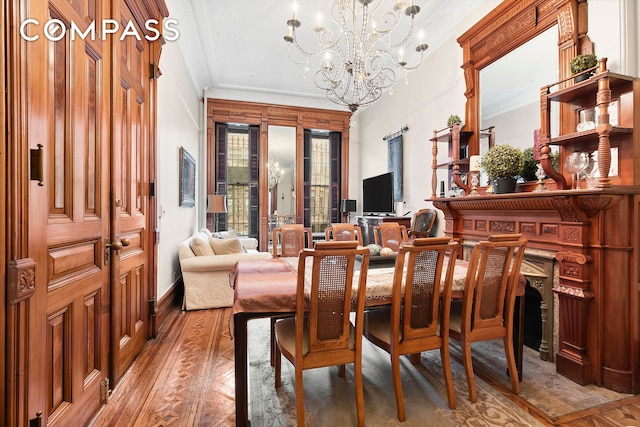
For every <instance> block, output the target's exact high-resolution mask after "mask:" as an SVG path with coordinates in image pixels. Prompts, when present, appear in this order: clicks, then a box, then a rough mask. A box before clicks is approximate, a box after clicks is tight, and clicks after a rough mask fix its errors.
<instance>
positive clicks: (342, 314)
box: [275, 241, 369, 426]
mask: <svg viewBox="0 0 640 427" xmlns="http://www.w3.org/2000/svg"><path fill="white" fill-rule="evenodd" d="M357 245H358V243H357V242H355V241H354V242H317V243H316V246H315V249H305V250H303V251H302V252H301V253H300V256H299V258H298V285H297V301H296V304H297V306H296V307H297V308H296V315H295V317H288V318H285V319H282V320H278V321H277V322H276V325H275V340H276V359H275V383H276V387H279V386H280V372H281V354H282V355H284V356H285V357H286V358H287V359H288V360H289V361H290V362H291V363H292V364H293V365H294V367H295V381H296V407H297V418H298V425H299V426H303V425H304V397H303V380H302V371H303V370H305V369H311V368H319V367H325V366H334V365H340V370H339V374H340V375H341V376H344V365H345V364H347V363H349V364H351V363H353V364H354V377H355V389H356V406H357V414H358V425H359V426H363V425H364V395H363V389H362V324H363V313H364V302H365V301H364V298H365V284H366V279H367V269H368V265H369V250H368V249H367V248H361V249H358V247H357ZM356 255H361V256H362V261H361V262H360V263H359V266H360V267H359V268H360V270H359V279H358V283H357V287H355V286H353V285H354V283H353V282H354V271H355V267H356ZM309 263H311V277H310V280H308V279H307V278H306V277H305V272H306V270H307V265H309ZM354 301H355V325H353V324H352V323H351V320H350V313H351V310H352V304H353V302H354ZM305 308H308V310H305Z"/></svg>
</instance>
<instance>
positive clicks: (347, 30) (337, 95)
mask: <svg viewBox="0 0 640 427" xmlns="http://www.w3.org/2000/svg"><path fill="white" fill-rule="evenodd" d="M383 3H385V1H384V0H333V1H332V4H331V11H330V15H329V16H330V18H331V21H332V22H333V25H334V26H335V28H334V29H331V28H326V27H325V26H323V23H322V16H321V15H318V20H317V23H316V26H315V27H314V31H315V33H316V38H317V43H318V47H317V50H313V51H308V50H306V49H305V48H303V47H302V46H301V45H300V44H299V43H298V37H297V35H296V30H297V29H298V28H299V27H300V26H301V25H302V23H301V22H300V21H299V20H298V19H297V10H298V6H297V3H296V2H294V3H293V16H292V18H291V19H289V20H288V21H287V26H288V27H289V32H288V34H287V35H286V36H285V37H284V39H285V41H286V42H288V43H290V44H291V45H292V46H295V48H296V49H295V50H294V51H293V52H292V49H289V58H290V59H291V60H292V61H293V62H295V63H297V64H300V65H303V66H304V70H305V73H306V72H307V71H309V70H310V68H311V64H312V63H315V62H319V66H318V70H317V71H316V72H315V77H314V82H315V84H316V86H318V88H320V89H321V90H323V91H324V92H325V95H326V96H327V98H328V99H329V100H330V101H332V102H334V103H336V104H338V105H342V106H347V107H348V108H349V110H351V111H352V112H355V111H356V110H357V109H358V108H360V107H365V106H367V105H370V104H373V103H374V102H375V101H376V100H378V98H380V96H381V95H382V93H383V92H384V89H386V88H389V87H391V85H393V84H394V83H395V82H396V81H398V80H399V79H400V78H402V77H405V78H406V75H407V73H408V71H410V70H413V69H414V68H416V67H418V66H419V65H420V64H421V63H422V59H423V56H424V51H425V50H427V48H428V46H427V45H426V44H425V43H424V42H423V40H422V39H423V35H422V32H420V34H419V40H418V42H417V46H416V47H415V50H416V51H417V52H418V54H419V55H415V56H416V58H415V59H414V60H412V61H411V63H409V62H408V61H407V58H405V51H404V46H406V45H408V44H409V43H410V42H411V41H412V40H414V39H413V36H414V17H415V15H416V14H418V12H420V7H419V6H417V5H414V4H413V0H411V1H410V2H409V5H408V6H407V5H406V4H405V2H403V1H397V2H396V4H395V5H394V6H393V8H392V9H391V10H386V11H385V10H383V8H382V5H383ZM404 18H406V19H404ZM407 20H408V22H407V23H406V26H405V25H400V23H401V22H403V23H404V22H405V21H407ZM398 27H402V29H403V30H404V31H395V30H396V29H398V30H400V28H398ZM398 33H401V34H400V35H398ZM290 47H291V46H290Z"/></svg>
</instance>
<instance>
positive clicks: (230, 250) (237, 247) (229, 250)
mask: <svg viewBox="0 0 640 427" xmlns="http://www.w3.org/2000/svg"><path fill="white" fill-rule="evenodd" d="M209 244H210V245H211V248H212V249H213V252H214V253H215V254H216V255H224V254H239V253H243V252H244V250H243V249H242V245H241V244H240V240H239V239H238V238H235V239H216V238H214V237H210V238H209Z"/></svg>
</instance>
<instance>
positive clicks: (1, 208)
mask: <svg viewBox="0 0 640 427" xmlns="http://www.w3.org/2000/svg"><path fill="white" fill-rule="evenodd" d="M6 4H7V2H4V1H3V2H2V3H0V22H1V23H2V28H5V29H6V28H10V26H9V22H8V20H7V15H6ZM5 31H6V30H5ZM5 31H2V32H0V56H1V57H2V58H5V59H6V60H5V62H4V65H3V66H2V67H0V81H1V82H3V83H2V88H3V91H2V93H8V88H7V87H6V85H5V82H6V78H5V75H6V70H5V68H6V67H7V66H8V65H9V63H10V58H7V53H6V51H5V42H6V38H7V35H6V34H5ZM0 130H1V131H2V133H1V134H0V170H3V171H6V170H7V156H6V153H7V151H8V150H7V149H8V141H7V138H6V137H7V134H8V132H7V108H6V97H5V96H0ZM2 153H4V155H3V154H2ZM6 176H7V174H6V173H4V174H0V224H2V225H0V242H2V244H0V259H2V263H0V283H5V284H6V283H7V272H6V264H7V263H6V260H7V245H6V244H5V242H7V231H8V229H7V228H8V224H7V202H6V201H7V181H6ZM5 286H6V285H5ZM6 291H7V290H6V289H4V288H3V289H2V292H0V307H2V308H3V309H2V311H1V312H0V343H3V345H5V343H6V334H5V328H6V317H5V316H6V313H7V309H8V307H7V305H6V299H5V295H6V293H7V292H6ZM5 348H6V347H5ZM5 353H6V352H5V351H1V352H0V379H2V380H3V383H4V384H5V386H3V387H1V388H0V414H5V415H4V416H2V417H0V422H2V423H4V424H5V425H8V424H7V421H8V420H7V418H6V415H7V410H6V406H5V405H6V388H7V387H6V384H7V383H8V382H7V381H6V379H7V377H6V372H5V367H6V356H5Z"/></svg>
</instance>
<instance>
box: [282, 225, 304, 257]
mask: <svg viewBox="0 0 640 427" xmlns="http://www.w3.org/2000/svg"><path fill="white" fill-rule="evenodd" d="M310 247H312V233H311V228H309V227H305V226H303V225H302V224H282V225H281V226H280V227H278V228H276V229H274V230H273V256H274V257H297V256H298V254H299V253H300V251H301V250H303V249H304V248H310Z"/></svg>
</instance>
